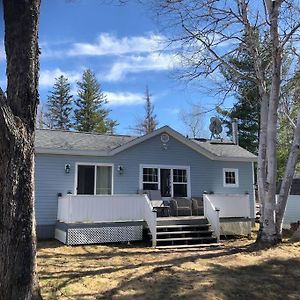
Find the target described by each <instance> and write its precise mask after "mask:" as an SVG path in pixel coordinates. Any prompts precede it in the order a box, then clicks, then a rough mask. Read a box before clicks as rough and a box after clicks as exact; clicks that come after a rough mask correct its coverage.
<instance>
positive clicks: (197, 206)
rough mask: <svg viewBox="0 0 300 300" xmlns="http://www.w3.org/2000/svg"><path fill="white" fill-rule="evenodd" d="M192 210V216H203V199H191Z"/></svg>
mask: <svg viewBox="0 0 300 300" xmlns="http://www.w3.org/2000/svg"><path fill="white" fill-rule="evenodd" d="M192 210H193V215H194V216H203V214H204V209H203V197H193V198H192Z"/></svg>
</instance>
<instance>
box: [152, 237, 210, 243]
mask: <svg viewBox="0 0 300 300" xmlns="http://www.w3.org/2000/svg"><path fill="white" fill-rule="evenodd" d="M215 239H216V238H215V237H210V236H207V237H184V238H166V239H156V241H157V242H172V241H191V240H215Z"/></svg>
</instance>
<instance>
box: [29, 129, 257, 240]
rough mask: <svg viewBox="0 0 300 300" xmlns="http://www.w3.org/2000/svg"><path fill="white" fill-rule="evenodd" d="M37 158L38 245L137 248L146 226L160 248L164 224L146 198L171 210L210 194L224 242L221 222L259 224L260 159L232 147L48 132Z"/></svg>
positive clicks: (163, 135) (207, 204) (39, 134)
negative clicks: (132, 244) (175, 201)
mask: <svg viewBox="0 0 300 300" xmlns="http://www.w3.org/2000/svg"><path fill="white" fill-rule="evenodd" d="M35 154H36V155H35V184H36V221H37V235H38V237H39V238H53V237H54V236H55V237H56V238H57V239H59V240H61V241H63V242H66V243H68V244H72V243H73V244H74V243H87V242H90V243H95V242H111V241H122V240H135V239H140V238H141V235H142V230H143V228H144V226H145V224H146V226H147V227H148V228H149V230H150V232H151V234H152V240H155V239H156V235H157V230H156V226H157V224H158V221H159V220H158V219H159V218H157V216H156V213H155V211H153V207H152V206H151V201H149V199H148V197H147V195H143V194H139V191H140V190H160V191H161V196H162V198H163V199H164V200H165V201H166V203H168V201H169V200H170V199H172V198H174V197H181V198H191V197H201V196H202V195H203V194H206V195H205V197H204V209H205V214H207V215H209V216H206V217H207V218H208V220H209V221H210V223H214V224H212V225H213V226H214V227H213V228H215V231H216V232H218V234H220V232H219V231H220V230H222V228H221V229H220V228H219V227H220V226H219V225H218V224H219V221H220V220H221V223H222V218H223V220H225V221H226V220H227V221H228V222H229V223H230V221H232V220H233V219H234V218H238V217H243V218H247V220H248V221H249V220H251V219H252V220H253V219H254V216H255V212H254V210H255V209H254V207H255V200H254V193H253V162H254V161H255V160H256V156H255V155H253V154H251V153H249V152H248V151H246V150H245V149H243V148H241V147H240V146H238V145H236V144H233V143H232V142H228V141H227V142H224V141H210V140H205V139H189V138H186V137H184V136H183V135H181V134H180V133H178V132H177V131H175V130H173V129H172V128H170V127H168V126H164V127H162V128H160V129H158V130H156V131H154V132H152V133H150V134H147V135H145V136H142V137H132V136H126V135H101V134H92V133H81V132H73V131H59V130H48V129H42V130H37V131H36V141H35ZM218 209H219V210H218ZM215 214H217V216H216V215H215ZM186 218H188V217H186ZM193 218H194V219H195V218H196V217H193V216H191V217H189V219H190V220H191V219H193ZM199 218H200V217H199ZM212 219H215V221H214V220H212ZM58 221H59V222H58ZM196 221H197V220H196V219H195V220H194V222H196ZM176 222H179V221H178V220H177V221H176ZM215 223H216V224H215ZM225 223H226V222H224V226H225ZM229 223H228V224H229ZM177 225H178V224H177ZM231 225H232V224H231ZM231 225H230V224H229V227H230V226H231ZM218 226H219V227H218ZM224 226H223V227H224ZM221 227H222V226H221ZM225 227H226V226H225ZM225 227H224V228H225ZM224 230H225V229H224ZM221 233H222V231H221Z"/></svg>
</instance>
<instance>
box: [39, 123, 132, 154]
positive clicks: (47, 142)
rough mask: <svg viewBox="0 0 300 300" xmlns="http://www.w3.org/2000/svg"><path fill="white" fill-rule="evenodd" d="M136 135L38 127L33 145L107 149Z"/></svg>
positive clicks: (62, 148)
mask: <svg viewBox="0 0 300 300" xmlns="http://www.w3.org/2000/svg"><path fill="white" fill-rule="evenodd" d="M135 138H136V137H132V136H127V135H106V134H95V133H83V132H74V131H61V130H49V129H38V130H36V137H35V147H36V148H43V149H52V150H55V149H56V150H78V151H80V150H82V151H99V152H102V151H104V152H105V151H109V150H111V149H114V148H117V147H119V146H121V145H123V144H125V143H127V142H129V141H131V140H133V139H135Z"/></svg>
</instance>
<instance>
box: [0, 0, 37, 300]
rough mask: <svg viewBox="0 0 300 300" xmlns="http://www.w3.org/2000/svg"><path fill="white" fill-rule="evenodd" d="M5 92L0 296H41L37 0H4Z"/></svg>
mask: <svg viewBox="0 0 300 300" xmlns="http://www.w3.org/2000/svg"><path fill="white" fill-rule="evenodd" d="M3 10H4V24H5V51H6V58H7V69H6V73H7V94H6V95H5V94H4V93H3V92H2V91H1V92H0V128H1V130H0V240H1V242H0V299H7V300H10V299H13V300H15V299H22V300H23V299H40V298H41V297H40V293H39V287H38V279H37V273H36V237H35V221H34V129H35V118H36V109H37V103H38V92H37V86H38V71H39V63H38V54H39V49H38V19H39V10H40V0H3Z"/></svg>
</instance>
